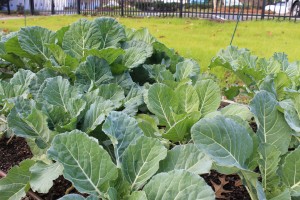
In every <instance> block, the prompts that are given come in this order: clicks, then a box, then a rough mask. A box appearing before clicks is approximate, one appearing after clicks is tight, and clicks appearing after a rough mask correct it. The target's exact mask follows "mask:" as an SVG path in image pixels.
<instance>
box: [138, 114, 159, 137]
mask: <svg viewBox="0 0 300 200" xmlns="http://www.w3.org/2000/svg"><path fill="white" fill-rule="evenodd" d="M136 120H137V121H138V126H139V127H140V128H141V129H142V131H143V132H144V135H145V136H147V137H154V138H155V137H158V136H160V131H159V129H158V127H157V122H156V121H155V119H154V118H153V117H151V116H149V115H146V114H139V115H137V116H136Z"/></svg>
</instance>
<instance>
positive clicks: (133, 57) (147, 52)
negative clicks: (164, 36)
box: [122, 40, 153, 69]
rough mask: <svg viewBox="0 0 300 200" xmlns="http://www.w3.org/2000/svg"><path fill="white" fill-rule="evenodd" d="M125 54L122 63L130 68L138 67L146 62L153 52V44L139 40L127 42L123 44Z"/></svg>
mask: <svg viewBox="0 0 300 200" xmlns="http://www.w3.org/2000/svg"><path fill="white" fill-rule="evenodd" d="M123 49H124V50H125V54H124V55H123V58H122V64H123V65H124V66H126V67H127V68H129V69H132V68H135V67H138V66H139V65H141V64H143V63H145V61H146V59H147V58H149V57H150V56H151V55H152V53H153V48H152V46H151V45H149V44H147V43H145V42H142V41H137V40H132V41H129V42H126V43H125V44H124V46H123Z"/></svg>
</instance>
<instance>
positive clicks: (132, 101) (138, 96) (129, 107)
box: [123, 84, 144, 116]
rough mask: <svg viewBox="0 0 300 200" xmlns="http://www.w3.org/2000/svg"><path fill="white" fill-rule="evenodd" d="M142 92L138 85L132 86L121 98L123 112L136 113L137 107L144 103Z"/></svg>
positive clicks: (132, 114)
mask: <svg viewBox="0 0 300 200" xmlns="http://www.w3.org/2000/svg"><path fill="white" fill-rule="evenodd" d="M143 92H144V90H143V88H142V87H140V86H139V85H137V84H136V85H134V86H132V87H131V89H130V90H129V92H128V94H127V96H126V97H125V99H123V104H124V107H125V109H124V110H123V112H125V113H126V114H128V115H130V116H134V115H136V113H137V112H138V107H139V106H140V105H142V104H143V103H144V98H143V94H144V93H143Z"/></svg>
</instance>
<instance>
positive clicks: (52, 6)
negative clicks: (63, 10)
mask: <svg viewBox="0 0 300 200" xmlns="http://www.w3.org/2000/svg"><path fill="white" fill-rule="evenodd" d="M54 7H55V5H54V0H51V15H54V14H55V10H54Z"/></svg>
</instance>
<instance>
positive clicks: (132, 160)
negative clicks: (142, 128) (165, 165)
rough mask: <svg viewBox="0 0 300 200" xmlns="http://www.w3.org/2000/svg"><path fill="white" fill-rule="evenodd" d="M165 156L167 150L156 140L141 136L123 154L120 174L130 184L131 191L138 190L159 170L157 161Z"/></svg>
mask: <svg viewBox="0 0 300 200" xmlns="http://www.w3.org/2000/svg"><path fill="white" fill-rule="evenodd" d="M166 155H167V149H166V148H165V147H164V146H163V145H162V144H161V142H160V141H159V140H158V139H154V138H148V137H145V136H141V137H139V138H138V139H137V140H136V143H132V144H130V145H129V146H128V148H127V149H126V150H125V151H124V153H123V163H122V172H123V175H124V177H125V178H126V179H127V181H128V182H129V183H130V184H131V190H138V189H140V188H141V187H142V186H143V185H144V184H145V183H146V181H147V180H148V179H150V178H151V177H152V176H153V175H154V174H155V173H156V172H157V170H158V168H159V161H161V160H163V159H164V158H165V157H166Z"/></svg>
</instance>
